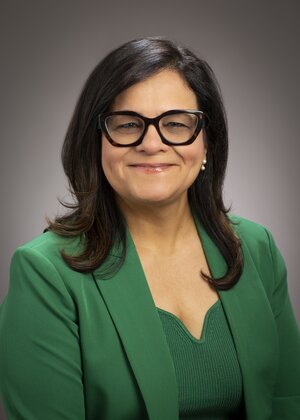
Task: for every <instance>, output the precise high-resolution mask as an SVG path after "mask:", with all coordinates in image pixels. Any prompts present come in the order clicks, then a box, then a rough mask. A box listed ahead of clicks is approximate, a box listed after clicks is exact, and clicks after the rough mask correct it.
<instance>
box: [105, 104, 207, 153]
mask: <svg viewBox="0 0 300 420" xmlns="http://www.w3.org/2000/svg"><path fill="white" fill-rule="evenodd" d="M179 113H180V114H181V113H186V114H194V115H196V117H197V125H196V128H195V131H194V134H193V135H192V137H191V138H190V139H188V140H186V141H184V142H181V143H174V142H171V141H169V140H167V139H166V138H165V137H164V136H163V135H162V133H161V132H160V129H159V121H160V120H161V118H163V117H166V116H167V115H173V114H179ZM112 115H132V116H134V117H139V118H141V119H142V120H143V121H144V130H143V132H142V134H141V135H140V137H139V138H138V139H137V140H136V141H134V142H133V143H129V144H120V143H117V142H116V141H114V140H113V139H112V138H111V136H110V135H109V132H108V129H107V126H106V124H105V121H106V118H107V117H110V116H112ZM97 118H98V129H99V130H102V132H103V133H104V134H105V137H106V138H107V140H108V141H109V142H110V143H111V144H112V145H113V146H115V147H130V146H138V145H139V144H141V143H142V141H143V139H144V137H145V134H146V132H147V130H148V127H149V125H154V127H155V128H156V130H157V132H158V134H159V136H160V138H161V141H162V142H163V143H164V144H167V145H169V146H185V145H188V144H191V143H193V142H194V141H195V140H196V138H197V136H198V135H199V133H200V131H201V130H202V128H204V127H207V122H208V121H207V117H206V115H205V114H204V112H203V111H200V110H195V109H171V110H169V111H166V112H163V113H162V114H160V115H158V116H157V117H155V118H148V117H144V116H143V115H140V114H138V113H137V112H135V111H114V112H104V113H102V114H99V115H98V116H97Z"/></svg>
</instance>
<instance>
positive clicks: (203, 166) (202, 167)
mask: <svg viewBox="0 0 300 420" xmlns="http://www.w3.org/2000/svg"><path fill="white" fill-rule="evenodd" d="M206 163H207V162H206V159H203V162H202V166H201V171H205V164H206Z"/></svg>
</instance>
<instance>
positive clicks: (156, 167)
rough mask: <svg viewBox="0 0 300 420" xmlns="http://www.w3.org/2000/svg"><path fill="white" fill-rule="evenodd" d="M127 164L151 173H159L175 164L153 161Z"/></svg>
mask: <svg viewBox="0 0 300 420" xmlns="http://www.w3.org/2000/svg"><path fill="white" fill-rule="evenodd" d="M129 166H130V167H131V168H133V169H135V170H137V171H140V172H144V173H148V174H152V173H160V172H164V171H167V170H168V169H170V168H172V167H173V166H175V165H173V164H171V163H155V164H151V163H139V164H134V165H129Z"/></svg>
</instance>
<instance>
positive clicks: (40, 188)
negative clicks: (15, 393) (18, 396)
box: [0, 0, 300, 419]
mask: <svg viewBox="0 0 300 420" xmlns="http://www.w3.org/2000/svg"><path fill="white" fill-rule="evenodd" d="M297 4H298V1H297V0H295V1H289V0H286V1H284V2H283V1H282V2H276V1H253V0H252V1H241V0H240V1H225V0H224V1H214V0H210V1H207V0H206V1H202V0H200V1H195V0H192V1H177V0H173V1H162V2H155V1H152V2H150V1H130V0H128V1H119V2H100V1H83V0H82V1H76V0H59V1H58V0H51V1H50V0H48V1H43V0H39V1H32V0H27V1H25V0H24V1H22V0H19V1H15V0H7V1H6V2H5V1H1V3H0V8H1V9H0V16H1V18H0V19H1V21H0V45H1V50H0V52H1V68H0V71H1V77H0V92H1V95H0V110H1V114H0V118H1V124H0V141H1V162H0V181H1V190H0V191H1V206H0V209H1V236H0V241H1V243H0V247H1V289H0V302H1V301H2V299H3V297H4V295H5V294H6V292H7V289H8V270H9V261H10V258H11V256H12V253H13V250H14V249H15V248H16V247H17V246H18V245H20V244H22V243H24V242H26V241H28V240H29V239H31V238H32V237H33V236H35V235H38V234H40V233H41V231H42V230H43V228H44V227H45V221H44V218H45V216H46V215H48V216H50V217H53V216H54V215H55V214H56V213H57V212H58V211H59V212H61V211H62V208H61V206H59V205H58V202H57V199H56V197H57V196H59V197H66V185H67V183H66V179H65V177H64V174H63V171H62V168H61V163H60V149H61V145H62V141H63V137H64V134H65V132H66V128H67V125H68V122H69V120H70V117H71V114H72V112H73V109H74V105H75V101H76V99H77V97H78V94H79V92H80V89H81V87H82V85H83V83H84V81H85V80H86V78H87V76H88V75H89V73H90V72H91V70H92V69H93V67H94V66H95V65H96V63H97V62H98V61H99V60H100V59H101V58H102V57H103V56H104V55H105V54H106V53H108V52H109V51H110V50H111V49H113V48H115V47H117V46H119V45H120V44H121V43H123V42H125V41H128V40H130V39H133V38H136V37H141V36H150V35H152V36H153V35H163V36H167V37H169V38H172V39H175V40H177V41H179V42H182V43H184V44H186V45H187V46H190V47H191V48H192V49H194V51H196V52H197V53H198V54H199V55H200V56H202V57H203V58H205V59H206V60H207V61H208V63H209V64H210V65H211V66H212V68H213V70H214V71H215V73H216V76H217V78H218V80H219V82H220V85H221V88H222V92H223V96H224V100H225V106H226V109H227V113H228V119H229V134H230V157H229V163H228V171H227V178H226V182H225V202H226V204H227V205H228V204H232V212H234V213H236V214H239V215H241V216H244V217H246V218H249V219H251V220H254V221H256V222H258V223H261V224H263V225H265V226H266V227H268V228H269V229H270V230H271V232H272V233H273V235H274V238H275V240H276V242H277V244H278V247H279V248H280V250H281V252H282V254H283V256H284V258H285V260H286V263H287V266H288V272H289V278H288V282H289V290H290V294H291V298H292V303H293V307H294V309H295V313H296V316H297V319H298V321H300V302H299V290H300V286H299V281H298V277H299V275H298V270H299V267H298V261H299V256H300V255H299V245H298V241H299V237H300V223H299V215H298V212H299V184H298V183H299V172H298V171H299V152H300V147H299V134H298V133H299V128H298V125H299V120H300V114H299V93H300V92H299V74H300V71H299V70H300V68H299V67H300V65H299V61H300V60H299V39H300V33H299V32H300V31H299V26H300V25H299V21H298V19H299V10H298V6H297ZM0 416H1V413H0ZM2 418H4V415H3V413H2V417H1V419H2Z"/></svg>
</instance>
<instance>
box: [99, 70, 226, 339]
mask: <svg viewBox="0 0 300 420" xmlns="http://www.w3.org/2000/svg"><path fill="white" fill-rule="evenodd" d="M170 109H198V106H197V99H196V95H195V93H194V92H193V91H192V90H191V89H190V88H189V86H188V85H187V83H186V81H185V80H184V79H183V78H182V77H181V76H180V75H179V74H178V73H177V72H175V71H172V70H163V71H161V72H160V73H157V74H155V75H153V76H151V77H149V78H148V79H146V80H145V81H142V82H139V83H137V84H135V85H133V86H131V87H130V88H128V89H127V90H125V91H123V92H122V93H121V94H120V95H119V96H117V98H116V99H115V102H114V104H113V107H112V111H119V110H123V111H124V110H132V111H136V112H138V113H140V114H142V115H144V116H146V117H150V118H151V117H155V116H157V115H160V114H161V113H163V112H165V111H167V110H170ZM204 136H205V134H204V131H203V130H201V131H200V133H199V135H198V137H197V139H196V140H195V141H194V143H192V144H190V145H187V146H168V145H165V144H163V143H162V141H161V139H160V137H159V135H158V133H157V131H156V129H155V127H154V126H149V128H148V132H147V133H146V135H145V137H144V140H143V142H142V144H140V145H138V146H135V147H124V148H118V147H114V146H112V145H111V144H110V143H109V142H108V141H107V139H106V138H105V136H104V135H103V138H102V166H103V170H104V173H105V175H106V177H107V179H108V181H109V183H110V184H111V186H112V187H113V189H114V190H115V192H116V198H117V202H118V205H119V207H120V209H121V211H122V213H123V215H124V217H125V219H126V222H127V226H128V229H129V231H130V234H131V236H132V238H133V241H134V243H135V247H136V250H137V252H138V255H139V258H140V261H141V264H142V266H143V270H144V273H145V277H146V279H147V282H148V285H149V288H150V291H151V294H152V297H153V300H154V302H155V305H156V306H157V307H159V308H162V309H164V310H166V311H169V312H171V313H173V314H175V315H176V316H177V317H178V318H180V319H181V321H182V322H183V323H184V324H185V326H186V328H187V329H188V330H189V331H190V333H191V334H192V335H193V336H194V337H196V338H198V339H199V338H200V336H201V332H202V328H203V322H204V317H205V314H206V312H207V310H208V309H209V308H210V307H211V306H212V305H213V304H214V303H215V302H216V300H218V294H217V291H216V290H215V289H213V288H212V287H211V285H210V284H209V283H208V282H206V281H204V280H203V279H202V278H201V277H200V271H201V270H202V271H204V272H206V273H207V274H209V275H211V273H210V269H209V267H208V264H207V260H206V257H205V254H204V251H203V247H202V243H201V238H200V240H199V236H198V233H197V229H196V227H195V223H194V219H193V217H192V214H191V210H190V207H189V204H188V194H187V193H188V188H189V187H190V186H191V185H192V183H193V182H194V180H195V178H196V177H197V175H198V173H199V171H200V169H201V165H202V162H203V160H204V159H205V158H206V146H205V138H204ZM151 164H152V165H153V164H155V165H157V164H161V166H160V167H159V168H158V169H157V166H155V167H153V166H152V168H151ZM165 164H168V165H169V166H167V167H166V166H164V165H165ZM149 165H150V168H149Z"/></svg>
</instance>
